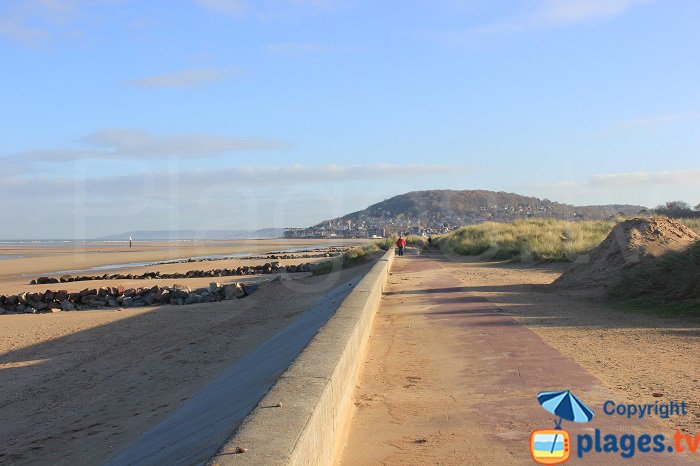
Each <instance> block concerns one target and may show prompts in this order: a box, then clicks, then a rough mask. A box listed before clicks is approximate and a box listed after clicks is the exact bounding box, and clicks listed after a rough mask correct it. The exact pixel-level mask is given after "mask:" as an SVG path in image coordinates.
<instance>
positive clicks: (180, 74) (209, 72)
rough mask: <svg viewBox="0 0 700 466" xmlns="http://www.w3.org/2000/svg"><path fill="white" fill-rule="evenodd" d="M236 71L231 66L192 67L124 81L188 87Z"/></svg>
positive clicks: (157, 86)
mask: <svg viewBox="0 0 700 466" xmlns="http://www.w3.org/2000/svg"><path fill="white" fill-rule="evenodd" d="M233 74H234V71H233V70H231V69H229V68H192V69H187V70H182V71H177V72H175V73H169V74H162V75H156V76H147V77H144V78H139V79H132V80H128V81H124V84H126V85H127V86H130V87H140V88H153V89H164V88H187V87H197V86H202V85H204V84H208V83H211V82H215V81H221V80H223V79H226V78H229V77H231V76H232V75H233Z"/></svg>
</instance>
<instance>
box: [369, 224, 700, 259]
mask: <svg viewBox="0 0 700 466" xmlns="http://www.w3.org/2000/svg"><path fill="white" fill-rule="evenodd" d="M622 220H625V219H624V218H619V219H617V220H581V221H576V222H572V221H568V220H555V219H522V220H516V221H514V222H512V223H497V222H486V223H481V224H479V225H469V226H464V227H461V228H458V229H457V230H455V231H453V232H451V233H448V234H446V235H441V236H437V237H434V238H433V240H434V241H433V244H434V245H435V244H437V245H439V247H440V249H441V250H442V251H443V252H445V253H448V254H458V255H464V256H481V257H482V258H484V259H491V260H520V261H523V262H568V261H574V260H576V258H578V257H579V256H580V255H581V254H586V253H588V252H590V251H591V250H592V249H593V248H595V247H596V246H598V245H599V244H600V243H601V242H602V241H603V240H604V239H605V238H606V237H607V236H608V234H610V232H611V231H612V229H613V227H614V226H615V225H616V224H617V223H618V221H622ZM678 221H680V222H681V223H684V224H685V225H687V226H688V227H690V228H692V229H693V230H695V231H696V232H698V233H699V234H700V219H697V218H692V219H688V218H686V219H678ZM396 238H397V236H395V235H394V236H391V237H388V238H384V239H382V240H379V241H377V242H376V243H375V244H376V245H377V247H379V248H380V249H383V250H387V249H389V248H390V247H393V246H394V245H395V244H396ZM406 241H407V244H408V245H409V246H414V247H418V248H421V249H427V248H428V239H427V238H425V237H422V236H408V237H406Z"/></svg>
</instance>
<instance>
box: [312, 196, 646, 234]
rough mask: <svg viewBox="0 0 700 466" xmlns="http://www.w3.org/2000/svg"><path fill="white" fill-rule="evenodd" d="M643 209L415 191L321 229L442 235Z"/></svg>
mask: <svg viewBox="0 0 700 466" xmlns="http://www.w3.org/2000/svg"><path fill="white" fill-rule="evenodd" d="M644 209H646V207H644V206H635V205H617V204H613V205H591V206H573V205H569V204H562V203H559V202H554V201H550V200H549V199H539V198H537V197H530V196H522V195H519V194H515V193H506V192H495V191H485V190H464V191H457V190H432V191H413V192H409V193H406V194H401V195H399V196H394V197H392V198H390V199H387V200H385V201H382V202H379V203H377V204H374V205H371V206H369V207H367V208H366V209H364V210H360V211H357V212H353V213H350V214H348V215H345V216H343V217H339V218H336V219H332V220H327V221H324V222H321V223H320V224H318V225H316V228H329V229H334V228H343V227H345V228H347V225H348V224H350V225H351V226H353V225H354V228H374V227H381V226H389V227H391V226H397V227H402V226H420V227H423V228H431V229H437V230H440V229H442V228H449V227H453V226H459V225H469V224H475V223H481V222H485V221H499V222H510V221H513V220H516V219H518V218H532V217H535V218H556V219H569V220H577V219H605V218H609V217H610V216H612V215H617V214H619V213H622V214H624V215H635V214H638V213H639V212H640V211H641V210H644Z"/></svg>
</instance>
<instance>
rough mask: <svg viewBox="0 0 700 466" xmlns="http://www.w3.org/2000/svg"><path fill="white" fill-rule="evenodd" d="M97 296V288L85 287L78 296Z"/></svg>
mask: <svg viewBox="0 0 700 466" xmlns="http://www.w3.org/2000/svg"><path fill="white" fill-rule="evenodd" d="M85 296H97V288H85V289H84V290H82V291H81V292H80V297H81V298H82V297H85Z"/></svg>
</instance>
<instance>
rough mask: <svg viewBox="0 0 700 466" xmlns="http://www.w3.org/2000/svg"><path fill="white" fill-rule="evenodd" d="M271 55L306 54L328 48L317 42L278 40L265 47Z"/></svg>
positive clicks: (320, 51)
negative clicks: (278, 41)
mask: <svg viewBox="0 0 700 466" xmlns="http://www.w3.org/2000/svg"><path fill="white" fill-rule="evenodd" d="M265 49H266V50H267V52H268V53H271V54H273V55H290V56H291V55H306V54H309V53H323V52H328V51H329V50H330V48H329V47H328V46H325V45H323V44H319V43H317V42H280V43H277V44H269V45H268V46H267V47H265Z"/></svg>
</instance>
